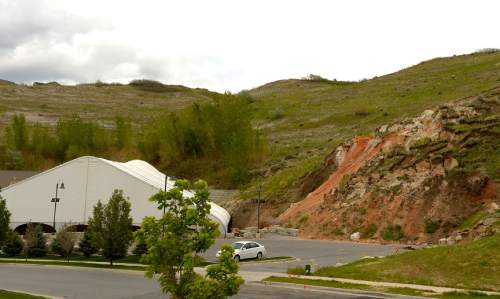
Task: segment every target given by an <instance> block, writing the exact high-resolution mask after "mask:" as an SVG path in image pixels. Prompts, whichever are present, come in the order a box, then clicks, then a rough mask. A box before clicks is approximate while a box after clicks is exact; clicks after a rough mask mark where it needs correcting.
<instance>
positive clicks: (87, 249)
mask: <svg viewBox="0 0 500 299" xmlns="http://www.w3.org/2000/svg"><path fill="white" fill-rule="evenodd" d="M78 247H79V249H80V251H81V252H82V253H83V255H84V256H85V257H90V256H91V255H93V254H94V253H97V251H99V249H98V248H96V247H95V246H94V245H93V244H92V239H91V238H90V235H89V234H88V233H87V232H85V233H84V234H83V238H82V240H80V243H78Z"/></svg>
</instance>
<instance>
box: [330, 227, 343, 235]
mask: <svg viewBox="0 0 500 299" xmlns="http://www.w3.org/2000/svg"><path fill="white" fill-rule="evenodd" d="M333 234H334V235H335V236H343V235H344V231H343V230H342V229H341V228H339V227H337V228H335V229H334V230H333Z"/></svg>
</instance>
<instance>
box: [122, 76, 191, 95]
mask: <svg viewBox="0 0 500 299" xmlns="http://www.w3.org/2000/svg"><path fill="white" fill-rule="evenodd" d="M129 85H130V86H133V87H135V88H137V89H140V90H143V91H150V92H175V91H183V90H186V89H187V88H186V87H184V86H180V85H165V84H163V83H161V82H159V81H155V80H148V79H139V80H132V81H130V83H129Z"/></svg>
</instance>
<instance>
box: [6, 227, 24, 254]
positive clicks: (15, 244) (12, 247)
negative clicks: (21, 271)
mask: <svg viewBox="0 0 500 299" xmlns="http://www.w3.org/2000/svg"><path fill="white" fill-rule="evenodd" d="M23 248H24V243H23V240H21V237H19V234H18V233H17V232H16V231H13V230H10V231H9V232H8V233H7V239H6V240H5V242H4V245H3V247H2V251H3V252H4V253H5V254H6V255H8V256H16V255H18V254H20V253H21V252H22V251H23Z"/></svg>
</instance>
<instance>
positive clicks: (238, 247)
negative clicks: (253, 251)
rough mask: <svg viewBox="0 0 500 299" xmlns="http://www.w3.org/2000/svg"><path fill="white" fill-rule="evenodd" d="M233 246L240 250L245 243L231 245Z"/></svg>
mask: <svg viewBox="0 0 500 299" xmlns="http://www.w3.org/2000/svg"><path fill="white" fill-rule="evenodd" d="M231 246H232V247H233V248H234V249H240V248H241V247H242V246H243V243H233V244H231Z"/></svg>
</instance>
